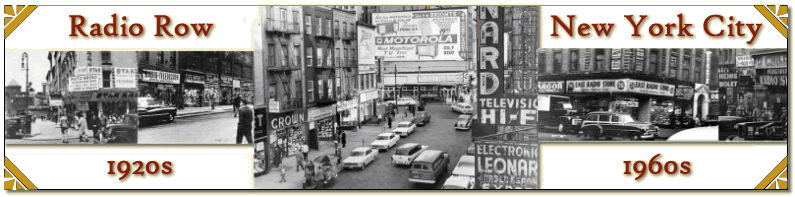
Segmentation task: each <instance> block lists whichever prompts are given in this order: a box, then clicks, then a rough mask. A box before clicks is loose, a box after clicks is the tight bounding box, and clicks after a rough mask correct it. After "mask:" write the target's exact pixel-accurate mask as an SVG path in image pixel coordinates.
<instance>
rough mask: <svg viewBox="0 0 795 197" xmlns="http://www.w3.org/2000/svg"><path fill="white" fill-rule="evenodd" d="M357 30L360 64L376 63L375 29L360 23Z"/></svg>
mask: <svg viewBox="0 0 795 197" xmlns="http://www.w3.org/2000/svg"><path fill="white" fill-rule="evenodd" d="M356 31H359V32H358V35H359V50H358V52H359V65H367V64H375V54H376V51H375V36H376V34H375V29H373V28H370V27H366V26H361V25H359V28H357V30H356Z"/></svg>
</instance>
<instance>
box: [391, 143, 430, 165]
mask: <svg viewBox="0 0 795 197" xmlns="http://www.w3.org/2000/svg"><path fill="white" fill-rule="evenodd" d="M425 149H428V146H425V145H420V144H417V143H407V144H403V145H402V146H400V147H398V149H397V150H395V154H393V155H392V163H394V164H395V165H410V164H411V162H412V161H414V159H416V158H417V156H419V155H420V154H421V153H422V151H425Z"/></svg>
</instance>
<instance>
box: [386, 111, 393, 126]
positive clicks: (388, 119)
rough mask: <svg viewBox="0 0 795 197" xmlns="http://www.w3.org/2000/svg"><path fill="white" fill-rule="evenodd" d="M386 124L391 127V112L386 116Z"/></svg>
mask: <svg viewBox="0 0 795 197" xmlns="http://www.w3.org/2000/svg"><path fill="white" fill-rule="evenodd" d="M386 124H387V125H388V126H389V128H390V129H391V128H392V115H391V114H389V115H387V116H386Z"/></svg>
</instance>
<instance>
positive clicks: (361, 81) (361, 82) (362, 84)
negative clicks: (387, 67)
mask: <svg viewBox="0 0 795 197" xmlns="http://www.w3.org/2000/svg"><path fill="white" fill-rule="evenodd" d="M369 77H370V76H368V75H366V74H365V75H359V87H360V89H367V86H365V81H366V80H367V79H369Z"/></svg>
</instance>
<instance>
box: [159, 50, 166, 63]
mask: <svg viewBox="0 0 795 197" xmlns="http://www.w3.org/2000/svg"><path fill="white" fill-rule="evenodd" d="M163 56H165V54H164V52H163V51H159V52H157V63H158V64H160V65H163V64H165V63H166V58H165V57H163Z"/></svg>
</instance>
